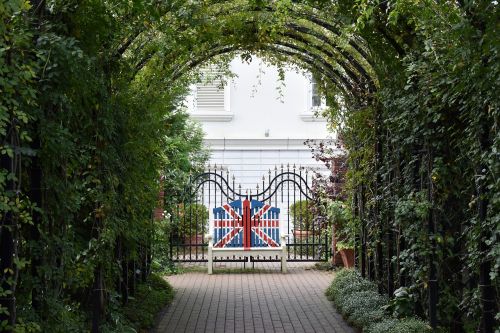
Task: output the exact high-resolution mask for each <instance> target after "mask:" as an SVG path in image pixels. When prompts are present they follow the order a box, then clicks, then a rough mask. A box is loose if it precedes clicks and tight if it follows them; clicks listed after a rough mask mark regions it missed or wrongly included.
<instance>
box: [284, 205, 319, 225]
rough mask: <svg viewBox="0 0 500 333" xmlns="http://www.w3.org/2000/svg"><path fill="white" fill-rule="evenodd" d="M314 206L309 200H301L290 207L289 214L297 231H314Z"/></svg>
mask: <svg viewBox="0 0 500 333" xmlns="http://www.w3.org/2000/svg"><path fill="white" fill-rule="evenodd" d="M312 205H313V204H312V202H310V201H308V200H300V201H297V202H295V203H294V204H293V205H291V206H290V209H289V214H290V216H291V218H292V223H293V228H294V229H295V230H309V231H310V230H312V224H313V219H314V215H313V213H312Z"/></svg>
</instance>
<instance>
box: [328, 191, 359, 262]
mask: <svg viewBox="0 0 500 333" xmlns="http://www.w3.org/2000/svg"><path fill="white" fill-rule="evenodd" d="M327 207H328V218H329V220H330V221H331V222H332V249H333V252H334V253H333V261H334V264H337V263H338V259H339V258H338V256H337V253H339V254H340V257H341V258H342V264H343V265H344V267H354V237H353V235H354V230H355V221H354V219H353V217H352V216H351V214H350V210H349V208H348V207H347V206H346V204H345V203H344V202H342V201H338V200H331V201H329V202H328V205H327Z"/></svg>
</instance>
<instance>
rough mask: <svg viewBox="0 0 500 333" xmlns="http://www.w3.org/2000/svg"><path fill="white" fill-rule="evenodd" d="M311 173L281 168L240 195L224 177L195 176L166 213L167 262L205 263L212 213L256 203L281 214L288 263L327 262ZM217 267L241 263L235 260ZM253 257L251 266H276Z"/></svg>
mask: <svg viewBox="0 0 500 333" xmlns="http://www.w3.org/2000/svg"><path fill="white" fill-rule="evenodd" d="M312 182H313V177H312V173H311V172H310V171H308V170H306V169H303V168H296V167H295V166H292V167H290V166H286V167H284V166H283V165H282V166H281V167H280V168H278V167H275V169H274V170H269V172H268V173H267V174H266V175H263V176H262V178H261V179H260V181H259V183H258V184H255V186H254V187H253V188H245V189H243V188H242V186H241V185H236V179H235V177H234V176H231V175H230V173H229V171H227V170H223V169H222V168H217V167H214V168H211V169H209V170H207V171H206V172H204V173H202V174H199V175H197V176H194V177H192V178H191V179H190V181H189V183H188V184H187V186H186V190H185V191H184V193H183V194H182V195H181V196H180V197H179V200H177V202H178V204H177V205H174V206H172V207H170V211H168V215H167V216H168V218H170V223H171V234H170V257H171V259H172V260H173V261H183V262H196V261H207V247H208V241H207V237H206V235H207V234H208V233H210V234H213V223H212V222H213V220H214V215H213V210H214V208H217V207H220V206H223V205H226V204H229V203H231V202H234V201H236V200H244V199H248V200H250V201H251V200H258V201H261V202H263V203H265V204H267V205H271V206H273V207H276V208H278V209H279V210H280V217H279V219H280V221H279V223H280V234H281V235H286V236H287V238H286V239H287V241H286V246H287V249H288V259H287V260H288V261H327V260H328V259H329V256H330V253H331V246H330V244H331V233H330V232H329V225H328V223H327V222H326V219H323V218H321V216H319V215H318V214H315V213H314V211H315V210H317V209H314V207H316V208H317V205H318V204H319V201H318V200H316V198H315V197H314V195H313V192H312V190H311V187H312ZM218 260H219V261H243V260H244V259H242V258H239V257H230V258H229V257H226V258H218ZM276 260H277V259H276V258H272V257H268V258H264V257H252V261H254V262H255V261H276Z"/></svg>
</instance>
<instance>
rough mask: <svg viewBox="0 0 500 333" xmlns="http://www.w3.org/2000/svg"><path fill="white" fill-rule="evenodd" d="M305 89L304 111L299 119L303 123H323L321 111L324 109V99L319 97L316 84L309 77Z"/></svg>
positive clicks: (319, 93)
mask: <svg viewBox="0 0 500 333" xmlns="http://www.w3.org/2000/svg"><path fill="white" fill-rule="evenodd" d="M307 87H308V89H307V102H306V103H305V104H306V110H305V112H303V113H301V114H300V118H301V119H302V120H303V121H325V119H324V118H323V117H322V116H321V111H323V110H324V109H326V99H325V97H324V96H322V95H321V92H320V90H319V85H318V83H317V82H316V81H315V80H314V78H312V77H310V79H309V83H308V85H307Z"/></svg>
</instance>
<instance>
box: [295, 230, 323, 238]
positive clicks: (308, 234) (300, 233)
mask: <svg viewBox="0 0 500 333" xmlns="http://www.w3.org/2000/svg"><path fill="white" fill-rule="evenodd" d="M318 234H319V233H318V232H317V231H316V230H315V231H314V232H312V231H311V230H309V231H308V230H300V229H296V230H294V231H293V237H294V238H295V239H306V238H307V237H312V236H317V235H318Z"/></svg>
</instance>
